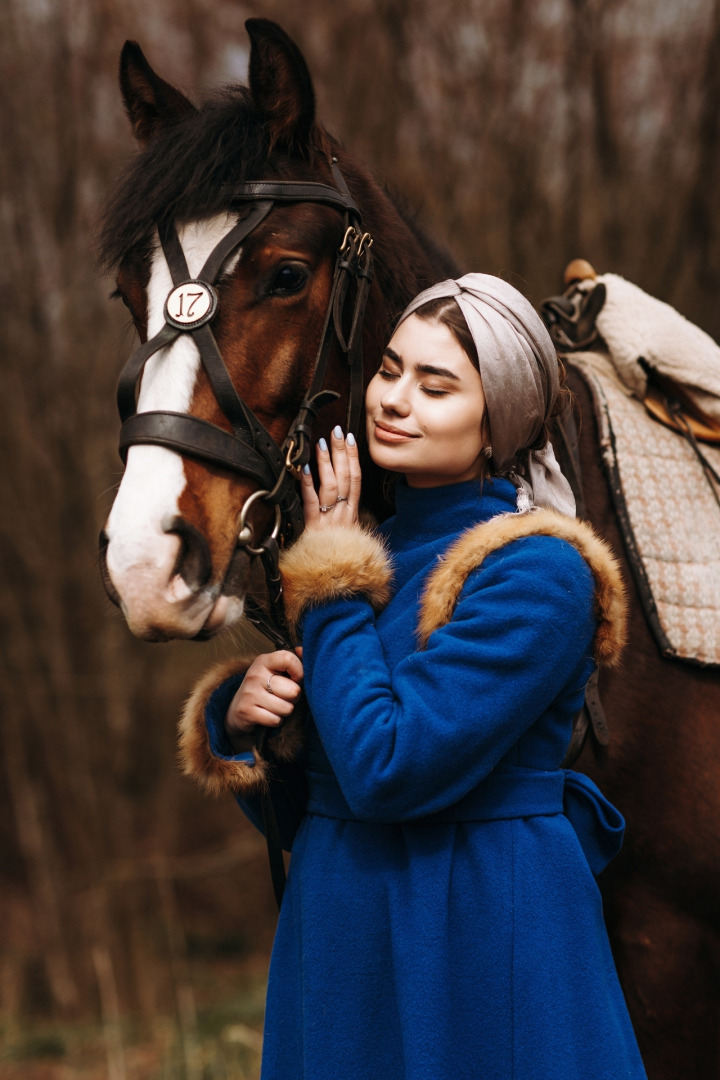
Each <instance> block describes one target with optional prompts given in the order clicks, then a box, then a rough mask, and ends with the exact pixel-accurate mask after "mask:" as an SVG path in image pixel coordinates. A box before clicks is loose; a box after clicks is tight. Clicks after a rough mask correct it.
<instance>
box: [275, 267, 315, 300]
mask: <svg viewBox="0 0 720 1080" xmlns="http://www.w3.org/2000/svg"><path fill="white" fill-rule="evenodd" d="M307 279H308V272H307V269H306V267H304V266H302V265H300V264H299V263H288V264H286V265H285V266H281V267H280V269H279V270H278V272H277V274H276V275H275V278H274V280H273V283H272V286H271V290H270V291H271V292H272V293H273V294H274V295H276V296H289V295H290V294H291V293H296V292H300V290H301V289H302V288H304V286H305V283H306V281H307Z"/></svg>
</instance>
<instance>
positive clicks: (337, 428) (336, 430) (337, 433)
mask: <svg viewBox="0 0 720 1080" xmlns="http://www.w3.org/2000/svg"><path fill="white" fill-rule="evenodd" d="M333 435H334V436H335V438H336V439H342V437H343V436H342V428H341V427H340V425H339V424H337V425H336V426H335V427H334V428H333Z"/></svg>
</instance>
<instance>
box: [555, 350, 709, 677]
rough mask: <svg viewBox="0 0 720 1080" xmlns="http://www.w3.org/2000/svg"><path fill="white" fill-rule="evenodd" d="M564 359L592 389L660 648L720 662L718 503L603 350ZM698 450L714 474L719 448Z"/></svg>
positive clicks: (685, 450)
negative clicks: (622, 378) (623, 381)
mask: <svg viewBox="0 0 720 1080" xmlns="http://www.w3.org/2000/svg"><path fill="white" fill-rule="evenodd" d="M565 359H566V361H567V362H569V363H571V364H573V365H574V366H576V367H577V368H578V369H579V371H580V372H581V374H582V375H583V376H584V378H585V380H586V381H587V383H588V385H589V387H590V390H591V392H592V396H593V400H594V403H595V412H596V416H597V420H598V427H599V432H600V440H601V450H602V454H603V457H604V462H605V466H606V468H607V470H608V475H609V477H610V484H611V490H612V494H613V500H614V503H615V509H616V511H617V513H618V518H619V521H620V525H621V529H622V532H623V539H624V541H625V546H626V549H627V553H628V556H629V561H630V565H631V566H632V569H633V573H634V575H635V580H636V583H637V585H638V589H639V592H640V596H641V599H642V603H643V607H644V609H645V615H646V617H647V620H648V622H649V624H650V626H651V628H652V631H653V633H654V635H655V637H656V640H657V642H658V645H659V647H660V650H661V652H662V653H663V655H664V656H666V657H672V658H676V659H683V660H689V661H695V662H696V663H700V664H720V506H718V502H717V500H716V498H715V497H714V495H713V491H712V489H711V487H710V482H709V480H708V478H707V476H706V474H705V472H704V470H703V467H702V465H701V463H700V462H699V461H698V459H697V457H696V455H695V453H694V452H693V450H692V447H691V446H690V445H689V444H688V443H687V442H686V440H685V439H683V438H682V437H681V436H680V435H678V434H676V433H675V432H673V431H671V430H669V429H668V428H666V427H664V426H663V425H662V424H660V423H658V422H657V421H655V420H652V419H651V418H650V417H649V416H648V414H647V411H646V409H645V407H644V405H643V404H642V402H640V401H638V399H637V398H636V397H634V396H633V395H632V392H631V391H630V389H629V388H628V387H627V386H626V385H624V384H623V383H622V382H621V381H620V379H619V377H618V375H617V372H616V370H615V368H614V366H613V364H612V362H611V360H610V358H609V356H608V355H607V353H601V352H597V353H595V352H592V353H591V352H587V353H586V352H580V353H573V354H571V355H568V356H566V357H565ZM702 450H703V454H704V455H705V457H706V458H707V460H708V461H709V463H710V464H711V465H712V466H713V468H714V469H715V470H716V472H719V473H720V447H714V446H707V445H705V446H703V448H702Z"/></svg>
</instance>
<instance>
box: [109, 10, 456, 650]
mask: <svg viewBox="0 0 720 1080" xmlns="http://www.w3.org/2000/svg"><path fill="white" fill-rule="evenodd" d="M246 25H247V29H248V33H249V36H250V41H251V53H250V66H249V87H248V88H245V87H235V88H232V89H228V90H226V91H225V92H223V93H220V94H216V95H215V96H213V97H211V98H210V100H209V101H207V102H206V103H205V104H204V105H203V106H202V107H201V108H200V109H197V108H196V107H195V106H194V105H193V104H192V103H191V102H190V101H189V100H188V99H187V98H186V97H185V96H184V95H183V94H181V93H180V92H179V91H178V90H176V89H175V88H174V87H172V86H170V85H169V84H168V83H167V82H166V81H165V80H163V79H162V78H160V77H159V76H158V75H157V74H156V73H155V72H154V71H153V69H152V68H151V67H150V65H149V63H148V62H147V60H146V59H145V57H144V55H143V53H142V50H141V49H140V47H139V46H138V45H137V44H136V43H134V42H128V43H126V45H125V47H124V49H123V51H122V55H121V60H120V86H121V92H122V97H123V100H124V104H125V108H126V110H127V113H128V116H129V119H130V122H131V125H132V128H133V131H134V134H135V136H136V138H137V140H138V141H139V143H140V146H141V149H140V153H139V154H138V155H137V157H136V159H135V160H134V161H133V162H132V163H131V164H130V166H129V168H128V169H127V170H126V173H125V175H124V176H123V177H122V180H121V182H120V184H119V186H118V188H117V190H116V192H115V195H114V197H113V198H111V200H110V202H109V204H108V206H107V209H106V212H105V215H104V221H103V227H102V232H101V253H102V259H103V261H104V263H105V265H106V266H108V267H113V268H117V276H116V282H117V296H118V297H119V298H120V299H121V300H122V301H123V302H124V303H125V305H126V306H127V308H128V309H129V311H130V314H131V316H132V319H133V322H134V325H135V328H136V330H137V332H138V334H139V336H140V339H141V342H142V343H143V345H142V347H141V349H140V350H138V351H137V352H136V354H135V356H134V358H133V360H132V362H131V365H130V370H128V369H126V372H125V375H124V379H123V380H121V386H120V389H119V407H120V411H121V415H122V416H123V419H124V421H125V423H124V425H123V437H122V449H123V452H124V454H126V467H125V473H124V475H123V478H122V482H121V484H120V487H119V490H118V492H117V496H116V498H115V501H114V503H113V506H112V509H111V511H110V515H109V518H108V521H107V524H106V527H105V529H104V531H103V534H102V536H101V568H102V573H103V578H104V582H105V586H106V589H107V591H108V594H109V596H110V598H111V599H112V600H114V601H115V602H116V603H117V604H118V605H119V606H120V607H121V608H122V611H123V614H124V615H125V618H126V620H127V623H128V625H129V627H130V629H131V630H132V632H133V633H134V634H135V635H136V636H138V637H140V638H142V639H144V640H147V641H163V640H169V639H171V638H196V639H197V638H200V639H202V638H207V637H209V636H211V635H213V634H215V633H217V632H218V631H219V630H221V629H223V628H225V627H227V626H230V625H232V624H234V623H236V622H237V621H238V620H239V619H240V618H241V616H242V615H243V613H245V614H247V613H248V611H249V605H250V603H251V597H252V596H253V595H257V594H258V592H259V593H260V594H262V593H263V591H264V588H263V580H262V577H263V575H262V573H260V572H259V571H258V563H259V562H261V561H264V562H265V564H266V569H267V562H268V558H269V559H270V562H271V563H272V562H273V560H272V557H271V556H272V554H273V552H272V542H274V541H276V540H279V541H280V542H282V541H283V540H285V541H287V540H288V539H289V538H290V537H291V536H292V535H293V533H297V531H298V529H299V528H301V527H302V525H301V515H300V523H299V522H298V513H299V503H298V500H297V494H296V491H295V486H294V484H293V483H292V481H291V474H290V472H289V471H288V469H287V468H286V465H288V466H290V468H291V470H292V471H294V472H295V473H297V471H298V470H299V468H300V467H301V466H302V465H303V464H305V463H306V462H307V461H308V460H309V459H310V442H311V438H315V437H317V436H318V435H321V434H323V433H324V434H325V435H326V436H327V435H328V434H329V432H330V430H331V429H332V428H333V426H334V425H336V424H340V425H341V426H344V427H345V428H347V426H348V404H349V399H350V398H351V393H350V391H351V387H352V386H354V387H355V404H354V406H353V413H354V415H353V416H351V418H350V422H351V423H352V425H353V426H354V427H356V432H355V433H356V434H358V435H359V436H360V437H361V442H362V443H364V439H362V430H361V428H362V424H361V423H360V415H359V409H358V405H359V402H360V400H361V398H362V391H363V388H364V385H365V384H366V383H367V382H368V381H369V378H370V377H371V375H372V374H373V373H374V370H375V369H376V367H377V363H378V362H379V358H380V355H381V353H382V349H383V347H384V344H385V343H386V342H387V340H388V337H389V333H390V329H391V326H392V324H393V321H394V320H395V319H396V317H397V316H398V315H399V313H400V312H401V311H402V310H403V308H404V307H405V306H406V304H407V303H408V302H409V300H410V299H411V298H412V297H413V296H414V295H416V293H417V292H419V291H420V290H421V289H423V288H425V287H427V286H428V285H430V284H432V283H433V282H434V281H436V280H438V279H439V278H443V277H448V276H451V275H453V274H454V273H455V266H454V264H453V262H452V260H451V259H450V257H449V255H447V254H446V253H444V252H443V251H442V250H441V249H440V247H439V246H437V245H435V244H434V243H433V242H432V241H431V240H430V239H429V238H428V237H426V236H425V235H424V234H423V233H422V231H421V230H420V228H419V227H418V226H417V225H416V224H415V223H414V221H413V220H412V219H411V217H410V216H409V215H407V214H404V213H403V212H401V210H400V209H398V207H397V205H396V204H395V203H394V202H393V200H392V199H391V198H390V196H389V195H388V194H387V192H386V191H385V190H384V189H383V188H382V187H381V186H380V185H379V184H378V183H377V182H376V181H375V180H374V179H373V178H372V176H371V175H370V173H369V172H368V170H367V169H366V168H365V167H364V166H363V165H362V164H361V163H359V162H358V161H356V160H355V159H354V158H353V157H352V156H351V155H350V154H349V153H347V152H346V151H345V150H344V149H343V148H342V147H341V146H340V145H339V143H338V142H337V141H336V140H335V139H333V138H332V137H331V136H330V134H329V133H328V132H327V131H326V130H325V129H324V128H323V127H322V126H321V125H320V124H319V123H318V122H317V121H316V118H315V96H314V90H313V85H312V81H311V78H310V74H309V71H308V69H307V65H306V63H305V60H304V58H303V56H302V54H301V53H300V51H299V49H298V48H297V46H296V45H295V44H294V42H293V41H292V40H291V39H290V38H289V37H288V36H287V35H286V34H285V33H284V32H283V31H282V30H281V29H280V28H279V27H278V26H277V25H276V24H274V23H272V22H270V21H267V20H262V19H250V20H249V21H248V22H247V24H246ZM176 226H177V228H176ZM370 245H372V256H373V257H374V274H373V271H371V270H370V265H369V260H368V253H369V251H370ZM178 249H179V251H178ZM208 261H211V262H212V264H213V270H212V274H209V273H208V267H207V264H208ZM201 271H202V273H201ZM371 274H372V278H371ZM203 275H204V280H205V283H204V284H198V280H199V278H200V277H203ZM209 278H212V280H209ZM186 279H187V280H186ZM188 282H190V284H188ZM173 285H175V286H176V288H175V289H173ZM168 293H171V294H172V303H171V305H170V304H169V303H166V298H167V297H168ZM363 305H365V312H364V320H363V321H362V329H361V328H360V321H361V319H360V312H361V308H362V306H363ZM170 306H172V312H171V311H170ZM211 309H212V310H211ZM208 312H210V315H211V316H214V317H213V318H212V331H211V333H210V335H209V339H208V331H209V327H208V325H207V323H208V321H209V320H208ZM166 316H167V317H168V318H169V319H170V320H171V321H173V323H174V328H175V336H174V337H172V335H171V339H170V340H167V326H168V323H166ZM163 327H165V330H163ZM183 330H184V331H186V332H185V333H183ZM188 331H192V332H188ZM163 335H164V336H163ZM360 335H361V336H360ZM351 339H352V345H351V344H350V342H351ZM153 343H155V344H153ZM201 357H202V359H201ZM137 382H139V383H140V388H139V394H137V401H136V400H135V397H136V383H137ZM236 386H239V387H241V390H242V394H243V397H242V400H239V399H238V398H237V394H236V392H235V389H234V388H235V387H236ZM318 413H319V414H320V416H318ZM316 417H317V418H318V420H319V421H320V422H321V426H320V427H319V428H318V429H316V430H315V431H314V432H312V426H313V422H314V420H315V419H316ZM293 418H294V419H293ZM311 432H312V435H311ZM278 447H283V452H282V455H281V454H280V451H279V450H278ZM363 467H364V476H365V477H366V483H365V494H364V507H365V509H366V510H367V511H368V512H370V513H372V514H374V515H375V516H376V517H377V518H380V519H382V518H383V517H386V516H387V513H388V509H389V507H388V503H387V500H386V498H385V496H384V494H383V484H382V478H381V476H380V474H379V473H378V470H377V469H376V468H375V467H374V466H373V465H372V462H370V461H369V459H368V458H367V454H363ZM261 491H262V492H264V495H263V496H261V497H259V498H258V497H257V496H258V494H259V493H260V492H261ZM253 496H255V498H254V499H252V497H253ZM251 499H252V502H251ZM273 519H274V520H273ZM281 519H282V520H281ZM268 534H269V536H268ZM261 535H262V536H263V537H264V540H263V541H262V542H261V540H260V536H261ZM239 536H242V537H243V538H244V539H243V542H241V543H238V537H239ZM268 541H270V542H268ZM258 554H264V555H265V556H266V557H265V559H264V560H263V559H258V558H257V556H258ZM270 570H271V571H272V566H271V568H270ZM272 576H273V575H272V572H270V573H269V574H268V578H269V579H270V578H272ZM266 626H267V622H266Z"/></svg>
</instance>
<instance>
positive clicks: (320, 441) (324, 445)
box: [318, 439, 327, 450]
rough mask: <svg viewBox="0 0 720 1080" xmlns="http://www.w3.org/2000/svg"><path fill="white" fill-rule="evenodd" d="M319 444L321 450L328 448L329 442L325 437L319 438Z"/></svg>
mask: <svg viewBox="0 0 720 1080" xmlns="http://www.w3.org/2000/svg"><path fill="white" fill-rule="evenodd" d="M318 446H319V447H320V449H321V450H327V443H326V442H325V440H324V439H318Z"/></svg>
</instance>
